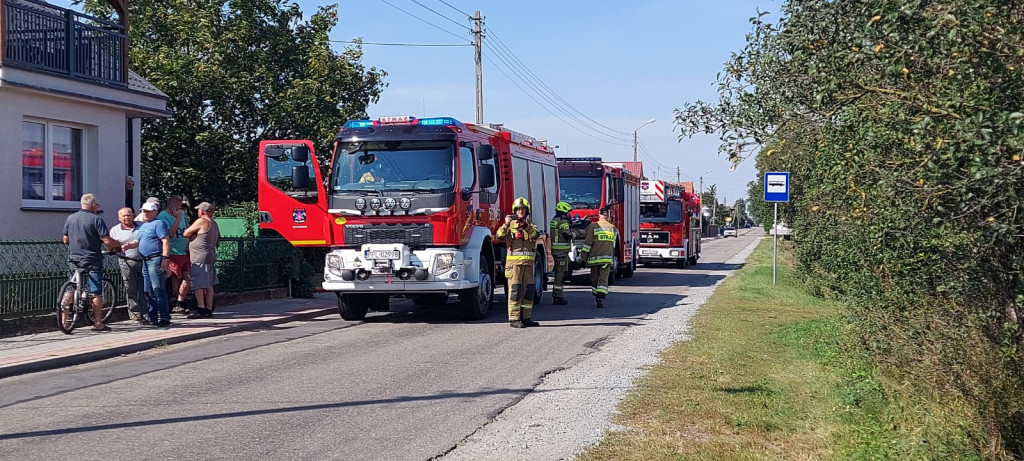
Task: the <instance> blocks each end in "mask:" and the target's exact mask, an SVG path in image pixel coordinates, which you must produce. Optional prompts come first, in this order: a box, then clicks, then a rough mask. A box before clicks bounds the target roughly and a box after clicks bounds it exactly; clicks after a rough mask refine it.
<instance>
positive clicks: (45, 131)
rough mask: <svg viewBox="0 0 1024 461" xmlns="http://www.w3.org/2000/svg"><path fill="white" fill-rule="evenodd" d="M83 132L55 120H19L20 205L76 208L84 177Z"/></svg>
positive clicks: (78, 128) (80, 129)
mask: <svg viewBox="0 0 1024 461" xmlns="http://www.w3.org/2000/svg"><path fill="white" fill-rule="evenodd" d="M84 131H85V130H84V129H82V128H80V127H74V126H67V125H64V124H61V123H57V122H49V121H36V120H26V121H23V122H22V123H21V201H22V206H30V207H49V206H52V207H61V208H64V207H68V206H72V207H77V206H76V204H77V202H78V199H79V198H80V197H81V196H82V190H83V184H82V183H83V180H84V174H83V173H84V172H83V168H82V165H83V164H84V163H85V152H84V144H85V143H84V139H83V138H84Z"/></svg>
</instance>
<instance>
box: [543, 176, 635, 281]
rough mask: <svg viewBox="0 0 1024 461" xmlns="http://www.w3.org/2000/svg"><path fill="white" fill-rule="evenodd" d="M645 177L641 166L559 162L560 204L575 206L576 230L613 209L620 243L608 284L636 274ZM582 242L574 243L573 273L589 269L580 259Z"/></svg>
mask: <svg viewBox="0 0 1024 461" xmlns="http://www.w3.org/2000/svg"><path fill="white" fill-rule="evenodd" d="M642 175H643V166H642V165H641V163H640V162H604V161H602V160H601V159H600V158H599V157H566V158H559V159H558V177H559V184H560V186H561V200H562V201H563V202H567V203H569V205H572V208H573V210H572V213H570V216H571V217H572V219H573V222H574V225H573V229H575V230H577V231H579V230H582V229H586V227H587V225H588V224H589V223H590V222H591V221H597V218H598V212H600V210H601V208H604V207H608V208H610V209H611V221H612V223H614V224H615V227H616V228H617V229H618V230H619V241H616V242H615V253H614V255H613V258H612V260H613V262H612V272H611V276H609V278H608V283H609V284H611V283H613V282H614V281H615V277H624V278H629V277H632V276H633V272H634V271H635V270H636V264H637V260H636V250H637V244H638V243H639V242H638V240H637V239H638V238H639V233H640V177H641V176H642ZM582 242H583V239H582V238H580V239H578V240H576V239H574V240H573V245H572V251H571V252H570V253H569V258H570V268H571V269H581V268H583V267H585V265H586V261H584V260H583V258H582V257H581V255H580V245H581V244H582Z"/></svg>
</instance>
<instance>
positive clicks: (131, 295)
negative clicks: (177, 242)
mask: <svg viewBox="0 0 1024 461" xmlns="http://www.w3.org/2000/svg"><path fill="white" fill-rule="evenodd" d="M133 214H134V213H132V209H131V208H128V207H124V208H121V209H120V210H117V220H118V225H116V226H114V227H111V228H110V238H112V239H114V240H117V241H118V242H119V243H120V244H121V249H122V250H124V251H122V252H121V253H119V254H118V256H120V257H119V258H118V259H117V265H118V266H119V267H120V268H121V278H123V279H124V287H125V289H126V290H127V292H128V315H129V316H131V318H132V320H138V321H139V323H143V324H144V323H147V322H146V312H147V311H148V309H149V308H148V306H147V303H146V287H145V285H143V280H142V255H140V254H139V226H140V225H142V223H140V222H137V221H135V219H134V218H133V217H132V215H133Z"/></svg>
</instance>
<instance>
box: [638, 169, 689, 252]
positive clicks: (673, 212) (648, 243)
mask: <svg viewBox="0 0 1024 461" xmlns="http://www.w3.org/2000/svg"><path fill="white" fill-rule="evenodd" d="M640 201H641V202H642V203H641V204H640V255H639V256H640V262H641V263H644V264H647V263H654V262H660V263H674V264H675V265H676V267H680V268H682V267H686V266H687V265H693V264H697V259H698V258H700V225H699V222H698V221H697V219H698V216H699V213H700V198H699V197H698V196H697V195H696V194H693V193H692V192H690V191H687V190H685V187H684V186H683V185H682V184H673V183H669V182H665V181H652V180H647V179H645V180H643V181H640Z"/></svg>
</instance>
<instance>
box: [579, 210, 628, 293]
mask: <svg viewBox="0 0 1024 461" xmlns="http://www.w3.org/2000/svg"><path fill="white" fill-rule="evenodd" d="M609 219H610V210H609V208H608V207H605V208H601V216H600V218H599V219H598V220H597V221H596V222H592V223H590V225H589V226H587V230H586V237H585V239H584V241H583V255H584V258H585V259H586V260H587V266H590V285H591V290H590V292H591V293H593V295H594V299H595V300H596V301H597V307H598V308H602V307H604V299H605V298H606V297H608V275H609V274H611V271H612V270H613V269H614V268H613V267H612V257H613V253H614V251H615V241H616V239H617V237H618V233H619V231H618V229H616V228H615V225H614V224H612V223H611V221H609Z"/></svg>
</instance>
